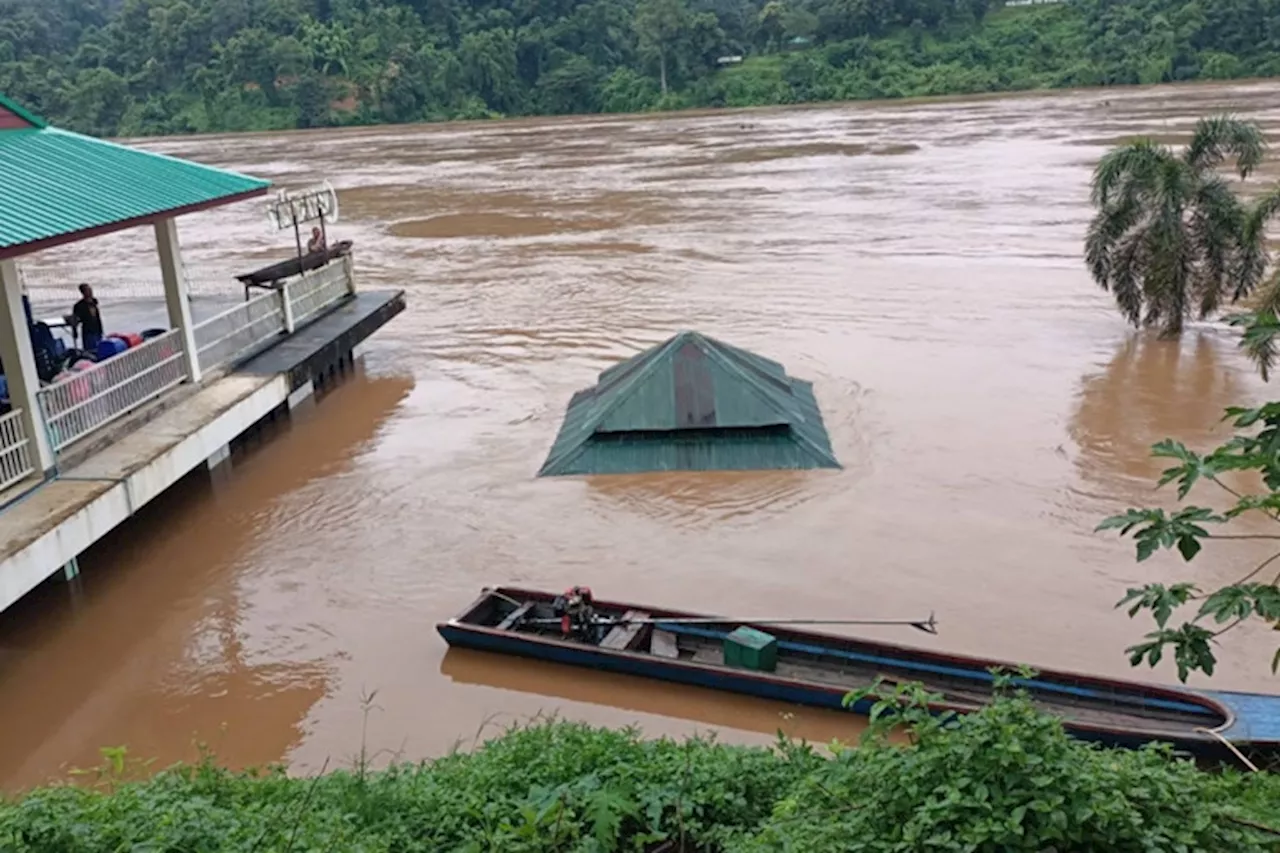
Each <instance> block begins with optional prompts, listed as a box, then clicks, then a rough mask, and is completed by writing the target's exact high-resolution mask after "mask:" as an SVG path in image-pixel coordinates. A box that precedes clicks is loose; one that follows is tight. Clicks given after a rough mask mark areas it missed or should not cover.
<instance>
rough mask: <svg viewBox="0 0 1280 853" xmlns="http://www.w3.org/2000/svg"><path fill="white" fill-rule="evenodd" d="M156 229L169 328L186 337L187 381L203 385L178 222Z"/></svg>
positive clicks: (165, 222)
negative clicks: (200, 382)
mask: <svg viewBox="0 0 1280 853" xmlns="http://www.w3.org/2000/svg"><path fill="white" fill-rule="evenodd" d="M155 227H156V250H157V251H158V252H159V254H160V274H161V275H162V276H163V277H164V302H165V305H166V306H167V307H168V309H169V326H170V327H171V328H174V329H177V330H179V332H181V334H182V353H183V360H184V361H185V362H186V368H187V378H189V379H190V380H191V381H192V382H199V381H200V359H199V357H198V356H197V351H196V338H195V329H194V326H195V324H194V323H192V322H191V300H190V297H189V295H188V294H187V277H186V275H184V273H183V269H182V248H181V247H180V246H179V245H178V223H177V220H174V219H162V220H160V221H159V222H157V223H156V226H155Z"/></svg>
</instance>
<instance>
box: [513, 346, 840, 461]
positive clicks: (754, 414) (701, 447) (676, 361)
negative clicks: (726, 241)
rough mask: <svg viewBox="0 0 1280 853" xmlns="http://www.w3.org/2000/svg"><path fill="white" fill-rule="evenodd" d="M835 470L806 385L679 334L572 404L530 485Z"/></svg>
mask: <svg viewBox="0 0 1280 853" xmlns="http://www.w3.org/2000/svg"><path fill="white" fill-rule="evenodd" d="M839 467H840V463H839V462H837V461H836V458H835V455H834V454H833V453H832V450H831V440H830V439H829V438H828V437H827V431H826V427H824V426H823V423H822V414H821V412H819V411H818V403H817V400H816V399H815V398H814V396H813V385H812V383H809V382H805V381H803V380H800V379H795V378H793V377H790V376H787V373H786V371H785V370H784V369H783V367H782V365H781V364H779V363H778V362H776V361H771V360H769V359H767V358H763V357H761V356H758V355H756V354H754V353H750V352H747V351H746V350H744V349H739V348H738V347H733V346H729V345H728V344H725V343H722V342H720V341H718V340H716V339H714V338H709V337H707V336H705V335H702V334H699V333H698V332H681V333H680V334H678V335H676V336H675V337H673V338H671V339H670V340H668V341H666V342H665V343H662V344H659V345H658V346H656V347H653V348H652V349H648V350H645V351H644V352H642V353H640V354H639V355H637V356H635V357H633V358H629V359H627V360H626V361H624V362H622V363H620V364H616V365H614V366H613V367H611V368H609V369H608V370H606V371H604V372H603V373H601V374H600V381H599V383H598V384H596V385H595V386H594V387H592V388H586V389H584V390H582V391H579V392H578V393H576V394H574V395H573V399H572V400H570V401H569V410H568V412H567V413H566V415H565V419H564V425H563V426H562V427H561V428H560V434H559V435H558V436H557V437H556V440H555V444H554V445H552V448H551V453H550V454H549V455H548V457H547V461H546V462H545V463H544V464H543V466H542V469H541V470H540V471H539V472H538V476H542V477H546V476H559V475H566V474H629V473H636V472H641V471H716V470H721V471H748V470H767V469H803V468H839Z"/></svg>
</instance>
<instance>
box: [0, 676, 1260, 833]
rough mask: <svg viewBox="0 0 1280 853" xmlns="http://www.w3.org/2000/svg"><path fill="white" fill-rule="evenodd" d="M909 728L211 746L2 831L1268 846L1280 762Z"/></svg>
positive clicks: (21, 804) (982, 716)
mask: <svg viewBox="0 0 1280 853" xmlns="http://www.w3.org/2000/svg"><path fill="white" fill-rule="evenodd" d="M913 725H914V729H915V738H914V743H913V745H911V746H906V747H903V746H894V745H892V744H890V743H889V742H888V741H887V739H886V736H885V735H884V734H883V732H882V731H881V730H877V731H876V733H875V734H873V735H871V736H870V737H869V738H868V739H867V742H866V743H864V744H863V745H862V746H861V747H860V748H858V749H843V748H836V749H835V757H834V759H833V760H827V759H825V758H823V757H822V756H821V755H820V754H818V753H816V752H815V751H814V750H812V749H811V748H809V747H807V746H801V745H796V744H789V743H784V742H780V743H779V745H778V747H777V748H776V749H772V750H770V749H762V748H751V747H739V746H724V745H720V744H716V743H713V742H709V741H705V740H691V741H688V742H685V743H676V742H673V741H670V740H658V741H650V740H643V739H642V738H641V737H640V736H639V735H638V733H637V732H635V731H613V730H607V729H594V728H590V727H588V726H584V725H578V724H571V723H563V722H556V723H547V724H541V725H535V726H532V727H529V728H522V729H516V730H513V731H510V732H508V733H507V734H505V735H504V736H502V737H499V738H497V739H495V740H493V741H491V742H489V743H487V744H486V745H485V746H483V747H482V748H480V749H479V750H477V751H476V752H475V753H473V754H466V755H462V754H459V755H453V756H449V757H447V758H443V759H440V760H438V761H434V762H430V763H425V764H415V765H400V766H396V767H393V768H391V769H389V770H386V771H381V772H376V773H362V772H358V771H355V772H353V771H345V772H336V773H330V774H327V775H322V776H318V777H315V778H313V779H294V778H289V777H287V776H285V775H284V774H283V773H282V772H279V771H276V772H270V773H266V774H252V773H232V772H229V771H225V770H221V769H218V768H217V767H215V766H213V765H212V764H211V763H204V764H200V765H198V766H194V767H181V768H177V769H173V770H169V771H166V772H163V773H161V774H159V775H157V776H155V777H154V778H152V779H149V780H147V781H143V782H121V783H118V784H110V785H108V786H106V787H102V786H99V787H98V788H94V789H91V788H76V787H50V788H44V789H40V790H36V791H34V792H32V793H30V794H28V795H26V796H25V797H23V798H22V799H19V800H16V801H13V802H10V803H7V804H3V803H0V849H3V850H6V851H15V853H46V852H47V853H55V852H56V853H90V851H93V853H97V851H102V853H107V851H112V853H114V852H115V851H122V850H129V851H143V850H145V851H182V853H202V851H215V850H216V851H227V853H239V851H262V853H271V851H275V853H279V851H286V850H291V851H324V850H339V851H403V853H409V851H437V850H438V851H490V850H492V851H504V853H521V852H522V851H606V850H636V851H642V850H647V851H652V850H656V849H663V850H667V851H676V850H690V851H692V850H699V851H713V850H714V851H784V850H787V851H792V850H794V851H842V850H849V851H852V850H860V851H915V850H921V851H924V850H929V851H935V850H936V851H948V850H970V851H1022V850H1025V851H1043V850H1050V849H1052V850H1056V851H1058V852H1059V853H1066V851H1086V850H1109V851H1163V850H1170V851H1172V850H1214V851H1217V850H1222V851H1226V850H1231V851H1254V850H1270V849H1273V848H1274V844H1275V841H1276V836H1275V835H1274V834H1269V833H1268V832H1267V831H1266V830H1265V829H1259V828H1257V827H1256V826H1251V825H1250V824H1271V825H1276V824H1280V783H1278V782H1277V779H1276V778H1274V777H1272V776H1270V775H1266V774H1256V775H1252V776H1242V775H1239V774H1237V773H1234V772H1225V773H1210V772H1205V771H1202V770H1198V769H1197V768H1196V767H1195V766H1194V765H1193V764H1191V763H1190V762H1187V761H1183V760H1179V759H1176V758H1174V757H1173V756H1172V755H1171V754H1170V753H1169V752H1168V751H1167V750H1162V749H1146V750H1141V751H1135V752H1126V751H1113V750H1107V749H1102V748H1099V747H1096V746H1090V745H1086V744H1083V743H1080V742H1077V741H1074V740H1071V739H1069V738H1068V737H1067V736H1066V735H1065V733H1064V732H1063V730H1062V727H1061V726H1060V725H1059V724H1058V722H1057V721H1056V720H1055V719H1053V718H1050V717H1046V716H1043V715H1041V714H1039V713H1038V712H1036V711H1035V710H1034V709H1033V708H1032V707H1031V705H1030V703H1029V702H1028V701H1027V700H1025V699H1024V698H1017V697H1013V698H1002V699H999V700H998V701H997V702H996V703H995V704H993V705H992V706H990V707H989V708H987V709H986V710H983V711H982V712H980V713H977V714H974V715H971V716H968V717H965V718H963V719H961V720H956V721H951V722H947V723H939V722H928V721H920V720H917V722H916V723H914V724H913Z"/></svg>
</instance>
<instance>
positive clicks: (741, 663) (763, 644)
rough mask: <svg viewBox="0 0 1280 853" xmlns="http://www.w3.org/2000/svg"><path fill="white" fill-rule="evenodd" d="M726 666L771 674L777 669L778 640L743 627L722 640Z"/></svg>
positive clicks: (770, 635) (761, 632)
mask: <svg viewBox="0 0 1280 853" xmlns="http://www.w3.org/2000/svg"><path fill="white" fill-rule="evenodd" d="M724 662H725V664H726V665H727V666H736V667H740V668H741V669H754V670H757V671H759V672H773V671H774V670H775V669H777V668H778V639H777V637H774V636H773V635H772V634H766V633H765V632H764V631H757V630H756V629H755V628H747V627H746V626H743V627H741V628H738V629H737V630H736V631H734V632H733V633H732V634H730V635H729V636H727V637H725V638H724Z"/></svg>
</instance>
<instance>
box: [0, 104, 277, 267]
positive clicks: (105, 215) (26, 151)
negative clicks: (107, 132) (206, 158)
mask: <svg viewBox="0 0 1280 853" xmlns="http://www.w3.org/2000/svg"><path fill="white" fill-rule="evenodd" d="M4 112H7V113H8V114H9V116H10V118H9V120H8V121H7V122H6V123H5V124H4V125H0V127H8V128H9V129H0V258H4V257H10V256H13V255H18V254H23V253H25V252H29V251H35V250H37V249H41V248H46V247H47V246H50V245H56V244H57V243H60V242H67V241H68V240H70V239H76V238H77V237H88V236H92V234H97V233H106V232H109V231H112V230H118V229H120V228H127V227H130V226H133V225H140V224H145V223H146V222H148V221H151V220H153V219H156V218H158V217H159V216H161V215H163V214H170V215H178V214H181V213H189V212H192V211H194V210H201V209H204V208H207V207H213V206H215V205H218V204H226V203H229V202H232V201H236V200H239V199H240V198H248V197H251V196H254V195H261V194H262V193H265V192H266V191H267V189H268V188H269V187H270V185H271V183H270V182H269V181H265V180H261V179H259V178H251V177H248V176H246V175H241V174H237V173H235V172H228V171H224V170H222V169H215V168H213V167H211V166H202V165H200V164H198V163H191V162H188V161H186V160H179V159H177V158H175V157H167V156H164V155H162V154H153V153H151V152H149V151H142V150H139V149H136V148H129V147H127V146H124V145H117V144H115V143H113V142H106V141H104V140H101V139H94V138H92V137H89V136H81V135H80V134H78V133H71V132H69V131H65V130H59V129H57V128H53V127H47V126H45V124H44V122H43V121H42V120H40V119H39V118H38V117H36V116H34V115H32V114H31V113H29V112H27V111H25V110H23V109H22V108H21V107H19V106H18V105H17V104H15V103H13V102H12V101H8V100H5V99H4V97H3V96H0V113H4ZM15 116H16V118H17V119H18V120H14V118H13V117H15ZM14 125H17V126H14Z"/></svg>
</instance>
